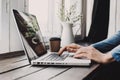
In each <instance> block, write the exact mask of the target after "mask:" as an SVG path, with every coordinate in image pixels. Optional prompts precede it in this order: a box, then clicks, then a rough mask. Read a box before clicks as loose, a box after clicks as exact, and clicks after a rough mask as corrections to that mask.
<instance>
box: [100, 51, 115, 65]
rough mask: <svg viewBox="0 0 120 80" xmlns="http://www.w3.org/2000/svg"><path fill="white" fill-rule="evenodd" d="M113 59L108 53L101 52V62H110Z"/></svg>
mask: <svg viewBox="0 0 120 80" xmlns="http://www.w3.org/2000/svg"><path fill="white" fill-rule="evenodd" d="M113 61H114V59H113V57H112V55H111V54H110V53H107V54H103V62H102V63H103V64H106V63H110V62H113Z"/></svg>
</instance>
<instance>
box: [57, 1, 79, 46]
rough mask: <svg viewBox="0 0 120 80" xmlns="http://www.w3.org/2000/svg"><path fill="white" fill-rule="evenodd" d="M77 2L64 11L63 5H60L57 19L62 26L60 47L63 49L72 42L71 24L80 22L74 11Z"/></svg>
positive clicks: (77, 14)
mask: <svg viewBox="0 0 120 80" xmlns="http://www.w3.org/2000/svg"><path fill="white" fill-rule="evenodd" d="M76 7H77V2H75V3H74V4H73V5H71V6H70V8H69V9H65V6H64V4H60V6H59V11H58V17H59V19H60V22H61V24H62V29H63V30H62V36H61V47H64V46H66V45H68V44H70V43H73V42H74V35H73V31H72V27H73V24H74V23H76V22H80V19H81V15H80V13H78V12H77V11H76Z"/></svg>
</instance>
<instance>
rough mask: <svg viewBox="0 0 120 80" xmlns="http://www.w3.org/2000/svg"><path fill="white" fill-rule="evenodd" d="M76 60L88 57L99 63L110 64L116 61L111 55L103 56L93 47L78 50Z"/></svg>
mask: <svg viewBox="0 0 120 80" xmlns="http://www.w3.org/2000/svg"><path fill="white" fill-rule="evenodd" d="M74 57H75V58H80V57H86V58H88V59H91V60H94V61H96V62H98V63H109V62H112V61H114V59H113V58H112V55H111V54H110V53H106V54H103V53H101V52H100V51H98V50H97V49H95V48H94V47H92V46H88V47H82V48H80V49H78V50H77V51H76V53H75V55H74Z"/></svg>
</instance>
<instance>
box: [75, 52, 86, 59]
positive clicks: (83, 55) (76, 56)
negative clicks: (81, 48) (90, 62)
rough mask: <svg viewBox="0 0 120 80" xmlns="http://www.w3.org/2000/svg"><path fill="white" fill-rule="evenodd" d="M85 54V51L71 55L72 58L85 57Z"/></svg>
mask: <svg viewBox="0 0 120 80" xmlns="http://www.w3.org/2000/svg"><path fill="white" fill-rule="evenodd" d="M85 54H86V53H81V54H76V55H74V56H73V57H74V58H82V57H87V56H86V55H85Z"/></svg>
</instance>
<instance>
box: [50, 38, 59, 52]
mask: <svg viewBox="0 0 120 80" xmlns="http://www.w3.org/2000/svg"><path fill="white" fill-rule="evenodd" d="M60 42H61V39H60V38H58V37H52V38H50V51H51V52H58V51H59V49H60Z"/></svg>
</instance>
